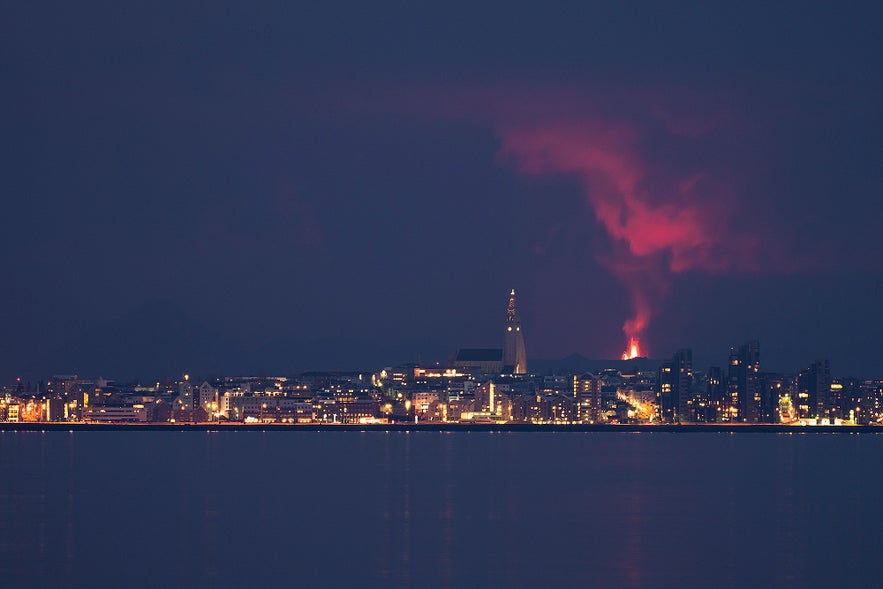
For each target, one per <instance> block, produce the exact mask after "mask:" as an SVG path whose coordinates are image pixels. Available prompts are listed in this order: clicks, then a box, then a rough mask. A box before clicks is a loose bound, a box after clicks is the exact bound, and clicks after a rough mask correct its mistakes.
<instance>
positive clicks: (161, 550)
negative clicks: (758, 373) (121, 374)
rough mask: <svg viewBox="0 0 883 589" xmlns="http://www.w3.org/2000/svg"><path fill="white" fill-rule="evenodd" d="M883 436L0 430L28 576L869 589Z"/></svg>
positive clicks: (74, 580) (7, 500)
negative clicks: (848, 588) (11, 431)
mask: <svg viewBox="0 0 883 589" xmlns="http://www.w3.org/2000/svg"><path fill="white" fill-rule="evenodd" d="M881 450H883V436H875V435H854V436H847V435H772V434H758V433H745V434H738V435H730V434H714V433H709V434H694V433H690V434H678V433H641V434H618V433H608V432H599V433H572V434H571V433H504V434H500V433H497V434H491V433H477V432H475V433H430V432H423V433H382V432H376V433H374V432H370V433H369V432H363V433H353V432H213V433H203V432H185V433H180V432H134V431H133V432H127V431H124V432H76V433H68V432H46V433H39V432H21V433H10V432H5V433H0V579H3V586H9V587H18V586H27V587H52V588H56V587H121V586H127V587H157V586H168V587H241V586H260V585H267V586H280V585H283V586H290V585H299V586H309V587H323V586H324V587H352V586H354V585H357V584H358V585H363V586H381V587H421V588H422V587H531V588H533V587H571V586H574V587H575V586H580V587H582V586H592V587H711V586H713V587H745V586H756V587H794V588H802V587H835V586H836V587H876V586H879V585H878V583H877V571H876V567H877V559H878V555H879V553H880V549H881V542H880V539H879V532H878V530H879V529H880V526H881V524H883V508H881V503H880V497H881V496H883V473H881V472H880V469H879V467H878V464H879V459H880V456H881Z"/></svg>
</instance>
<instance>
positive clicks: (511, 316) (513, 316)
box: [506, 288, 519, 323]
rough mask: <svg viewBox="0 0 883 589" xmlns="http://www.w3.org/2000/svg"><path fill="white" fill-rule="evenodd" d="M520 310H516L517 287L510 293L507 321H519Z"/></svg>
mask: <svg viewBox="0 0 883 589" xmlns="http://www.w3.org/2000/svg"><path fill="white" fill-rule="evenodd" d="M518 322H519V321H518V312H517V311H515V289H514V288H513V289H512V291H511V292H510V293H509V307H508V308H507V309H506V323H518Z"/></svg>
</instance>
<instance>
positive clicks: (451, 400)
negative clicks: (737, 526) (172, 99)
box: [0, 289, 883, 427]
mask: <svg viewBox="0 0 883 589" xmlns="http://www.w3.org/2000/svg"><path fill="white" fill-rule="evenodd" d="M498 333H499V340H498V341H499V342H500V344H501V345H500V347H495V348H460V349H458V350H457V351H456V352H454V353H452V354H451V355H450V356H449V358H448V359H447V361H445V362H443V363H442V362H436V363H434V364H433V363H430V364H422V363H420V362H417V363H406V364H388V365H383V367H382V368H381V367H374V368H372V369H371V370H370V371H359V370H336V371H330V372H329V371H307V372H302V373H298V374H285V375H284V376H280V375H276V376H270V375H240V376H235V375H234V373H230V372H223V373H220V374H214V375H205V374H195V375H194V378H192V379H191V374H193V373H187V374H183V375H182V376H180V377H176V378H173V379H169V378H163V379H158V380H156V382H152V381H151V382H145V381H137V380H136V381H129V382H117V381H115V380H112V379H106V378H102V377H98V378H81V377H79V376H78V375H76V374H68V375H58V374H56V375H54V376H52V377H51V378H48V379H47V380H45V381H43V380H41V381H38V382H37V383H36V384H34V383H33V382H31V381H27V382H25V381H23V380H22V379H21V378H19V379H17V380H16V382H15V383H14V384H12V385H7V386H3V387H2V390H0V392H2V395H0V421H3V422H12V423H85V424H102V423H105V424H107V423H110V424H120V423H142V424H143V423H153V424H182V423H184V424H186V423H199V424H206V423H221V422H224V423H227V424H235V423H244V424H258V425H266V424H280V425H310V426H313V425H321V424H335V425H336V424H344V425H396V424H399V425H401V424H408V423H411V422H412V420H413V423H415V424H417V423H420V422H421V421H422V422H423V423H424V424H436V425H438V426H439V427H447V425H448V424H458V425H475V424H485V425H486V424H496V425H501V426H503V425H508V424H534V425H555V426H563V425H579V426H584V425H591V426H598V425H628V426H634V425H654V424H657V425H658V424H661V425H668V424H717V425H721V424H725V425H729V424H740V425H741V424H755V425H760V424H774V425H780V426H789V427H791V426H807V425H825V426H831V425H838V426H841V425H845V426H849V427H855V426H869V425H870V426H878V425H883V379H881V378H855V377H844V376H840V375H838V374H836V373H834V374H832V371H831V365H830V361H829V360H827V359H817V360H814V361H813V362H812V363H811V364H810V365H809V366H808V367H806V365H804V367H802V368H800V369H797V370H792V371H786V372H776V371H771V370H770V369H769V367H767V366H766V365H765V364H764V363H762V362H761V359H762V355H761V347H760V342H758V341H756V340H750V341H747V342H745V343H742V344H740V345H736V346H733V347H731V348H730V351H729V354H728V357H727V361H726V364H723V365H718V366H710V367H708V368H707V370H701V369H699V368H698V367H696V366H694V364H693V350H692V349H690V348H683V349H679V350H677V351H676V352H674V354H673V355H672V356H670V358H668V359H665V360H661V361H660V360H652V359H649V358H645V357H641V356H637V354H638V350H639V349H640V342H639V339H638V336H637V335H631V336H630V342H629V343H630V348H631V352H633V354H632V355H631V356H632V357H630V354H629V353H628V351H627V352H626V353H624V354H623V357H622V360H620V361H602V362H601V363H600V364H597V363H596V365H595V366H588V364H589V362H588V361H586V360H585V359H580V358H570V359H565V360H563V361H561V362H560V363H559V364H558V365H555V364H550V363H546V364H545V365H541V366H540V367H536V366H535V365H536V364H538V363H537V362H533V363H528V359H527V355H526V353H525V350H526V337H525V333H524V330H523V329H522V322H521V316H520V313H519V307H518V304H517V297H516V291H515V289H511V290H510V291H509V295H508V302H507V305H506V309H505V314H502V313H501V320H500V323H499V332H498ZM565 362H566V365H565ZM540 364H542V363H540ZM580 364H581V365H580ZM578 365H579V366H578ZM15 427H17V426H15Z"/></svg>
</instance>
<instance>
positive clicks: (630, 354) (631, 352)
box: [622, 337, 641, 360]
mask: <svg viewBox="0 0 883 589" xmlns="http://www.w3.org/2000/svg"><path fill="white" fill-rule="evenodd" d="M640 355H641V344H639V343H638V338H636V337H631V338H629V347H628V349H627V350H626V351H625V352H623V353H622V359H623V360H631V359H632V358H638V357H640Z"/></svg>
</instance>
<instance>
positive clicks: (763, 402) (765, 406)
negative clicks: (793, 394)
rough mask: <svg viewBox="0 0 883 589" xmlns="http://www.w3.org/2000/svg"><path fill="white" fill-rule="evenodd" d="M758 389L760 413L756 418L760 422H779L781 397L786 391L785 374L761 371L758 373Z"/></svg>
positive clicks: (780, 419)
mask: <svg viewBox="0 0 883 589" xmlns="http://www.w3.org/2000/svg"><path fill="white" fill-rule="evenodd" d="M758 391H759V392H760V413H759V414H758V419H757V420H758V421H760V422H762V423H779V422H781V421H782V417H781V409H780V406H781V402H782V397H783V396H786V395H787V393H788V387H787V382H786V380H785V376H784V375H782V374H779V373H774V372H761V373H760V374H759V375H758Z"/></svg>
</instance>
